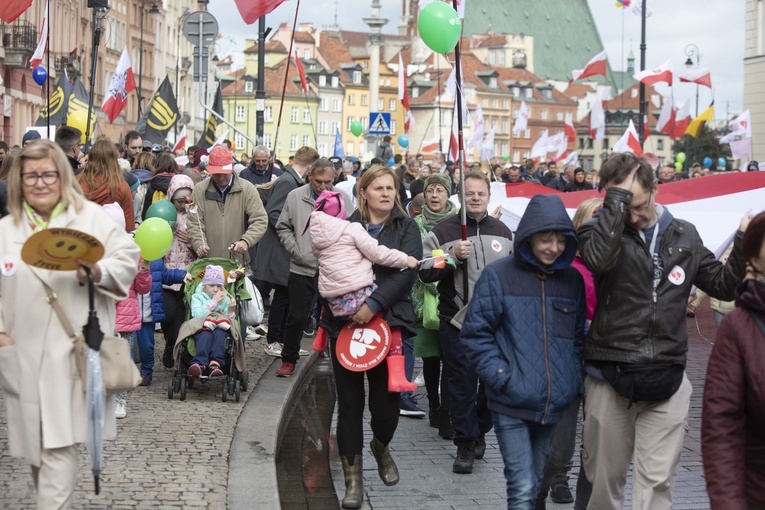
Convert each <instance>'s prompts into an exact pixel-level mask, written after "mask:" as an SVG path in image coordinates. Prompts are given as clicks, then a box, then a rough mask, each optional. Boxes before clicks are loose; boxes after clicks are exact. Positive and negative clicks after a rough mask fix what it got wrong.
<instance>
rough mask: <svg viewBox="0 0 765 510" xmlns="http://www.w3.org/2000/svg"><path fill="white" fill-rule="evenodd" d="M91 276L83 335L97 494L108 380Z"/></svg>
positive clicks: (90, 445) (90, 446) (89, 440)
mask: <svg viewBox="0 0 765 510" xmlns="http://www.w3.org/2000/svg"><path fill="white" fill-rule="evenodd" d="M85 271H86V272H87V274H88V293H89V296H88V297H89V302H90V311H89V313H88V322H87V323H86V324H85V326H83V328H82V334H83V336H84V337H85V343H86V344H87V346H88V347H87V353H86V357H87V376H86V377H87V381H86V393H85V405H86V407H85V408H86V412H87V417H88V425H87V427H88V434H87V441H86V443H85V446H86V447H87V449H88V456H89V457H90V467H91V470H92V471H93V479H94V482H95V488H96V494H98V493H99V492H100V488H99V477H100V475H101V461H102V458H103V453H104V423H105V421H106V418H105V416H106V389H105V388H104V377H103V374H102V372H101V355H100V353H99V352H98V351H99V350H100V349H101V342H102V341H103V339H104V333H103V331H101V326H100V325H99V322H98V316H97V315H96V309H95V283H94V281H93V273H91V271H90V269H88V268H85Z"/></svg>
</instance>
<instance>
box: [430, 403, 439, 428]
mask: <svg viewBox="0 0 765 510" xmlns="http://www.w3.org/2000/svg"><path fill="white" fill-rule="evenodd" d="M440 406H441V404H440V403H439V402H438V399H435V400H434V399H432V398H430V397H428V421H429V422H430V426H431V427H433V428H434V429H437V428H438V408H439V407H440Z"/></svg>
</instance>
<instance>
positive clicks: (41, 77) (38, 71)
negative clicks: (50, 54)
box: [32, 66, 48, 85]
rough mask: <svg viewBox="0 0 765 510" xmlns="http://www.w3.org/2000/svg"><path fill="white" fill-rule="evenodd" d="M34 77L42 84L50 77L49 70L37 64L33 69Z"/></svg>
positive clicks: (37, 82)
mask: <svg viewBox="0 0 765 510" xmlns="http://www.w3.org/2000/svg"><path fill="white" fill-rule="evenodd" d="M32 79H33V80H34V81H35V83H36V84H38V85H42V84H43V83H45V81H46V80H47V79H48V70H47V69H45V68H44V67H43V66H37V67H35V68H34V69H32Z"/></svg>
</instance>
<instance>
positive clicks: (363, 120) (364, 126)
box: [359, 117, 367, 131]
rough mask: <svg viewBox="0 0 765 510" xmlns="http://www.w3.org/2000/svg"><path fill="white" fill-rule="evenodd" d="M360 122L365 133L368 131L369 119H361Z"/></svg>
mask: <svg viewBox="0 0 765 510" xmlns="http://www.w3.org/2000/svg"><path fill="white" fill-rule="evenodd" d="M359 122H361V127H362V128H364V131H366V130H367V118H366V117H361V118H360V119H359Z"/></svg>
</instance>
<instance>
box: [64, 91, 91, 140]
mask: <svg viewBox="0 0 765 510" xmlns="http://www.w3.org/2000/svg"><path fill="white" fill-rule="evenodd" d="M89 103H90V98H89V97H88V91H87V90H85V85H83V84H82V81H81V80H80V79H79V78H77V79H76V80H75V81H74V86H73V88H72V93H71V95H70V96H69V105H68V106H69V107H68V108H67V112H68V113H67V115H66V119H67V121H69V118H70V117H71V116H72V115H74V116H75V118H79V119H82V125H83V127H82V129H81V131H82V134H85V126H87V121H88V120H87V119H88V104H89ZM95 126H96V110H95V108H94V109H93V110H91V111H90V134H91V135H92V134H93V131H94V130H95Z"/></svg>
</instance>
